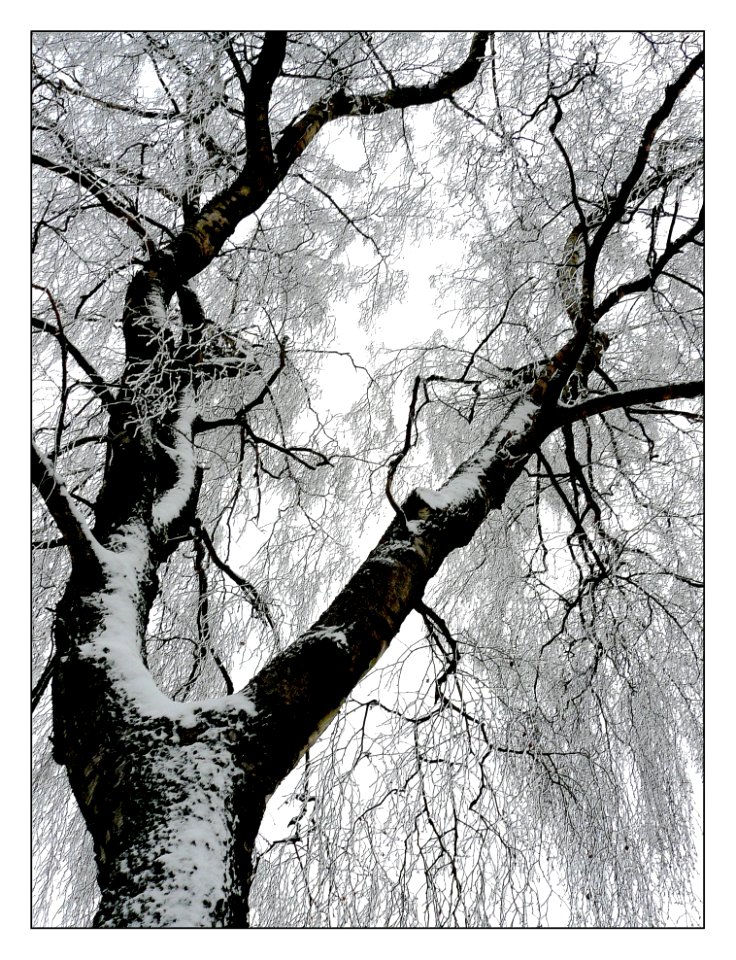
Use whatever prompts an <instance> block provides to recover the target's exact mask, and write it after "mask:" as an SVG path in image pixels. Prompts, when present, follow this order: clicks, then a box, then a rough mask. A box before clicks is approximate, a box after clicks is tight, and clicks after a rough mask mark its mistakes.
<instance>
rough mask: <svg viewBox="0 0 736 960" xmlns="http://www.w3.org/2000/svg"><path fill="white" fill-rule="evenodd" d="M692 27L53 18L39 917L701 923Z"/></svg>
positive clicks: (36, 200)
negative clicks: (263, 25)
mask: <svg viewBox="0 0 736 960" xmlns="http://www.w3.org/2000/svg"><path fill="white" fill-rule="evenodd" d="M701 46H702V44H701V37H700V36H699V35H691V34H625V35H616V34H606V35H597V34H596V35H594V34H536V33H535V34H531V33H521V34H494V33H489V32H478V33H475V34H472V35H471V34H402V33H375V32H372V33H368V32H355V33H330V32H321V33H284V32H278V31H272V32H267V33H265V34H262V33H253V34H247V33H230V32H229V33H213V32H206V33H181V34H179V33H70V34H64V33H39V34H36V35H35V36H34V49H33V71H32V83H33V122H34V143H33V165H34V187H33V211H34V219H33V233H32V246H33V256H34V278H33V292H32V313H33V316H32V332H33V358H34V364H35V373H34V378H35V379H34V384H35V399H34V435H33V444H32V480H33V485H34V500H33V504H34V520H35V522H36V524H37V528H36V529H35V530H34V544H33V545H34V571H35V574H34V575H35V581H34V584H35V586H34V603H35V620H34V636H33V652H34V663H35V664H36V666H35V672H34V688H33V695H32V701H33V708H34V711H35V713H34V717H35V728H34V729H35V734H34V744H35V747H36V760H35V764H34V794H35V801H36V812H35V820H34V823H35V827H34V830H35V835H34V839H35V843H36V881H35V884H34V893H35V895H36V901H37V903H36V908H37V914H36V918H37V921H36V922H38V923H40V924H52V925H70V924H83V923H87V922H92V923H94V924H95V925H97V926H103V927H105V926H106V927H110V926H139V927H140V926H144V927H171V926H189V927H218V926H226V927H238V926H247V925H248V924H249V923H250V924H254V925H263V926H269V925H271V926H290V925H293V926H308V925H313V926H333V925H334V926H452V925H460V926H465V925H467V926H488V925H546V924H560V923H562V924H565V923H572V924H576V925H624V926H625V925H629V926H636V925H657V924H667V923H694V922H698V917H699V913H698V896H697V891H695V890H693V886H692V884H693V877H694V870H695V866H696V860H697V829H696V824H695V822H694V809H693V794H692V791H693V783H694V782H695V779H696V778H697V776H698V775H699V772H700V768H701V766H702V663H701V653H702V650H701V647H702V629H701V597H702V586H703V584H702V571H701V569H700V561H701V539H700V536H701V535H700V521H701V506H700V493H701V478H700V470H701V460H702V457H701V419H702V417H701V412H702V411H701V396H702V393H703V381H702V322H703V318H702V294H703V291H702V281H701V270H702V245H703V230H704V220H703V208H702V190H703V182H702V181H703V176H702V170H703V163H702V83H703V53H702V49H701ZM435 243H436V244H440V243H443V244H444V245H445V246H444V247H443V249H448V250H449V249H452V251H453V253H452V256H450V255H448V258H447V264H446V266H445V267H444V268H443V269H441V270H438V272H437V276H436V277H435V280H434V282H435V293H436V298H437V301H436V302H437V309H438V311H439V312H440V314H441V316H442V322H441V323H439V322H438V320H437V319H435V318H432V317H430V316H427V317H426V318H425V317H421V318H417V317H416V306H413V303H412V297H411V292H412V286H411V284H408V285H407V277H406V275H405V274H404V273H403V272H402V259H401V258H402V256H404V257H405V256H406V253H407V251H408V250H410V249H411V248H416V249H417V250H418V251H419V256H422V251H427V250H429V249H431V247H432V244H435ZM387 310H390V311H391V312H390V314H389V316H390V317H391V318H393V319H392V322H394V323H395V324H396V325H397V326H401V325H402V324H404V323H405V324H406V326H407V327H408V328H410V330H411V331H412V334H411V337H412V338H413V341H412V339H411V338H407V339H406V340H405V342H404V345H403V346H402V348H401V349H399V350H393V351H385V350H383V351H382V350H381V349H380V345H379V344H378V343H377V340H378V334H377V333H376V331H378V330H380V329H381V327H380V324H381V317H382V314H384V313H385V311H387ZM409 318H411V323H410V322H409ZM417 319H419V320H420V322H417ZM353 322H354V323H355V324H358V325H359V328H360V330H362V331H363V334H362V335H363V337H364V340H365V341H366V342H367V343H369V344H370V345H371V346H372V347H374V348H375V349H372V350H371V351H370V356H369V359H368V360H365V357H362V356H361V357H357V356H352V355H351V354H350V353H349V352H348V351H347V350H346V349H345V347H344V332H343V331H344V327H345V325H346V324H348V323H353ZM438 325H439V329H436V330H435V329H434V327H435V326H438ZM417 331H421V332H419V333H417ZM337 371H340V372H341V373H342V374H343V375H345V374H347V373H348V372H349V374H350V383H351V384H353V385H355V387H356V391H355V402H354V404H353V405H352V407H351V409H350V410H346V409H343V410H337V409H336V408H335V406H334V403H332V404H328V403H327V401H326V399H325V398H326V397H328V396H329V387H330V386H331V381H332V380H333V379H334V377H335V376H336V375H337ZM376 530H378V531H379V532H378V533H377V534H376V533H375V531H376ZM381 530H382V531H383V532H380V531H381ZM364 534H365V535H366V536H368V535H370V536H373V537H374V540H373V545H371V544H368V543H366V542H365V540H364V539H361V537H362V536H363V535H364ZM405 622H406V628H405V629H403V630H402V625H404V624H405ZM272 797H273V800H271V798H272ZM269 800H271V804H270V805H269V806H268V811H269V812H268V814H267V818H266V821H263V818H264V811H266V810H267V805H268V804H269ZM262 822H263V828H262V826H261V825H262ZM267 824H268V825H267ZM259 831H260V832H259Z"/></svg>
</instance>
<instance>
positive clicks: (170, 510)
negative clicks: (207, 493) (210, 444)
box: [153, 387, 197, 527]
mask: <svg viewBox="0 0 736 960" xmlns="http://www.w3.org/2000/svg"><path fill="white" fill-rule="evenodd" d="M196 416H197V405H196V402H195V398H194V391H193V390H192V388H191V387H186V388H185V389H184V391H183V394H182V398H181V402H180V405H179V416H178V418H177V421H176V424H175V425H174V429H175V431H176V433H177V437H176V440H175V443H174V447H173V448H169V447H166V448H165V449H166V451H167V453H169V455H170V456H171V458H172V460H173V461H174V463H175V464H176V472H177V478H176V482H175V483H174V484H173V486H172V487H170V488H169V489H168V490H167V491H166V492H165V493H164V494H162V496H161V497H160V498H159V499H158V500H157V501H156V503H155V504H154V505H153V522H154V523H155V524H156V525H157V526H158V527H165V526H167V525H168V524H170V523H171V522H172V521H173V520H176V518H177V517H178V516H179V514H180V513H181V511H182V510H183V509H184V507H185V506H186V503H187V501H188V500H189V497H190V495H191V493H192V489H193V487H194V481H195V476H196V465H197V464H196V457H195V453H194V445H193V443H192V424H193V423H194V419H195V417H196ZM162 446H163V444H162Z"/></svg>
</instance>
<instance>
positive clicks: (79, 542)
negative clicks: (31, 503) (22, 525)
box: [31, 441, 106, 565]
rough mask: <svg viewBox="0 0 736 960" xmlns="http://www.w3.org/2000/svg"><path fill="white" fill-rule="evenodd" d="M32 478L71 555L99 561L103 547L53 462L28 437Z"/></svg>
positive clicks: (97, 562) (95, 561) (81, 558)
mask: <svg viewBox="0 0 736 960" xmlns="http://www.w3.org/2000/svg"><path fill="white" fill-rule="evenodd" d="M31 482H32V483H33V485H34V486H35V487H36V489H37V490H38V492H39V494H40V496H41V499H42V500H43V501H44V503H45V504H46V506H47V507H48V511H49V513H50V514H51V516H52V517H53V518H54V521H55V522H56V525H57V527H58V528H59V530H60V531H61V533H62V534H63V535H64V538H65V540H66V544H67V546H68V547H69V552H70V553H71V555H72V559H76V560H85V561H90V560H91V561H93V562H94V563H96V564H98V565H99V563H100V562H101V561H103V560H104V557H105V554H106V551H105V550H104V549H103V547H102V546H101V545H100V544H99V543H98V542H97V540H96V539H95V537H94V536H93V534H92V531H91V530H90V529H89V526H88V525H87V521H86V520H85V518H84V517H83V516H82V514H81V513H80V511H79V509H78V508H77V505H76V504H75V503H74V500H73V499H72V497H71V496H70V494H69V491H68V490H67V487H66V484H65V483H64V481H63V480H61V478H60V477H59V475H58V474H57V472H56V470H55V468H54V465H53V463H52V462H51V460H49V458H48V457H47V456H46V454H45V453H43V452H42V451H41V450H39V448H38V447H37V446H36V443H35V441H31Z"/></svg>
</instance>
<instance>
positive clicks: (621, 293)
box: [594, 208, 705, 322]
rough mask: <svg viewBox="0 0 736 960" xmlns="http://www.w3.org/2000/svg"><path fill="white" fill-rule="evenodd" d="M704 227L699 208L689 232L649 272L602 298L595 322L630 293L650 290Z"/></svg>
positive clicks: (673, 243)
mask: <svg viewBox="0 0 736 960" xmlns="http://www.w3.org/2000/svg"><path fill="white" fill-rule="evenodd" d="M704 226H705V208H701V210H700V213H699V214H698V219H697V220H696V221H695V223H694V224H693V225H692V227H690V229H689V230H686V231H685V233H683V234H681V235H680V236H679V237H678V238H677V239H676V240H673V241H672V242H671V243H668V244H667V246H666V248H665V250H664V252H663V253H662V255H661V256H660V257H658V258H657V261H656V263H655V264H654V266H653V267H652V269H651V270H650V271H649V273H647V274H645V275H644V276H642V277H639V278H638V279H636V280H631V281H629V282H628V283H622V284H621V286H619V287H616V289H615V290H612V291H611V292H610V293H609V294H608V295H607V296H606V297H604V299H603V301H602V302H601V304H600V305H599V306H598V307H597V308H596V310H595V314H594V317H595V320H596V322H598V320H600V318H601V317H602V316H604V315H605V314H606V313H608V311H609V310H610V309H611V307H614V306H615V305H616V304H617V303H619V301H621V300H623V298H624V297H628V296H631V294H632V293H643V292H644V291H645V290H650V289H651V288H652V287H653V286H654V283H655V281H656V280H657V278H658V277H659V276H661V274H662V273H663V272H664V268H665V267H666V266H667V264H668V263H669V262H670V260H672V258H673V257H675V256H676V255H677V254H678V253H680V252H681V251H682V249H683V248H684V247H685V246H686V245H687V244H688V243H692V241H693V240H694V239H695V237H697V235H698V234H699V233H701V232H702V230H703V228H704Z"/></svg>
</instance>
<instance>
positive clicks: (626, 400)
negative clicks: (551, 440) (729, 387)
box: [556, 380, 705, 426]
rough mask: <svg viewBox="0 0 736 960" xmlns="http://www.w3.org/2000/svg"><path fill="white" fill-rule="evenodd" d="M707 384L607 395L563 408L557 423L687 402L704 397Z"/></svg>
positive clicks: (627, 391) (691, 381)
mask: <svg viewBox="0 0 736 960" xmlns="http://www.w3.org/2000/svg"><path fill="white" fill-rule="evenodd" d="M704 388H705V384H704V382H703V381H702V380H690V381H687V382H685V383H670V384H666V385H663V386H658V387H638V388H636V389H634V390H626V391H623V392H621V393H606V394H604V395H603V396H602V397H592V398H591V399H589V400H586V401H585V402H584V403H576V404H574V405H573V406H570V407H561V408H560V409H559V411H558V413H557V418H556V423H557V425H558V426H563V425H564V424H568V423H575V422H576V421H577V420H586V419H587V418H588V417H594V416H597V415H599V414H601V413H608V411H609V410H620V409H621V408H622V407H630V406H631V405H632V404H639V403H664V402H665V401H666V400H685V399H692V398H694V397H700V396H702V395H703V390H704Z"/></svg>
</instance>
